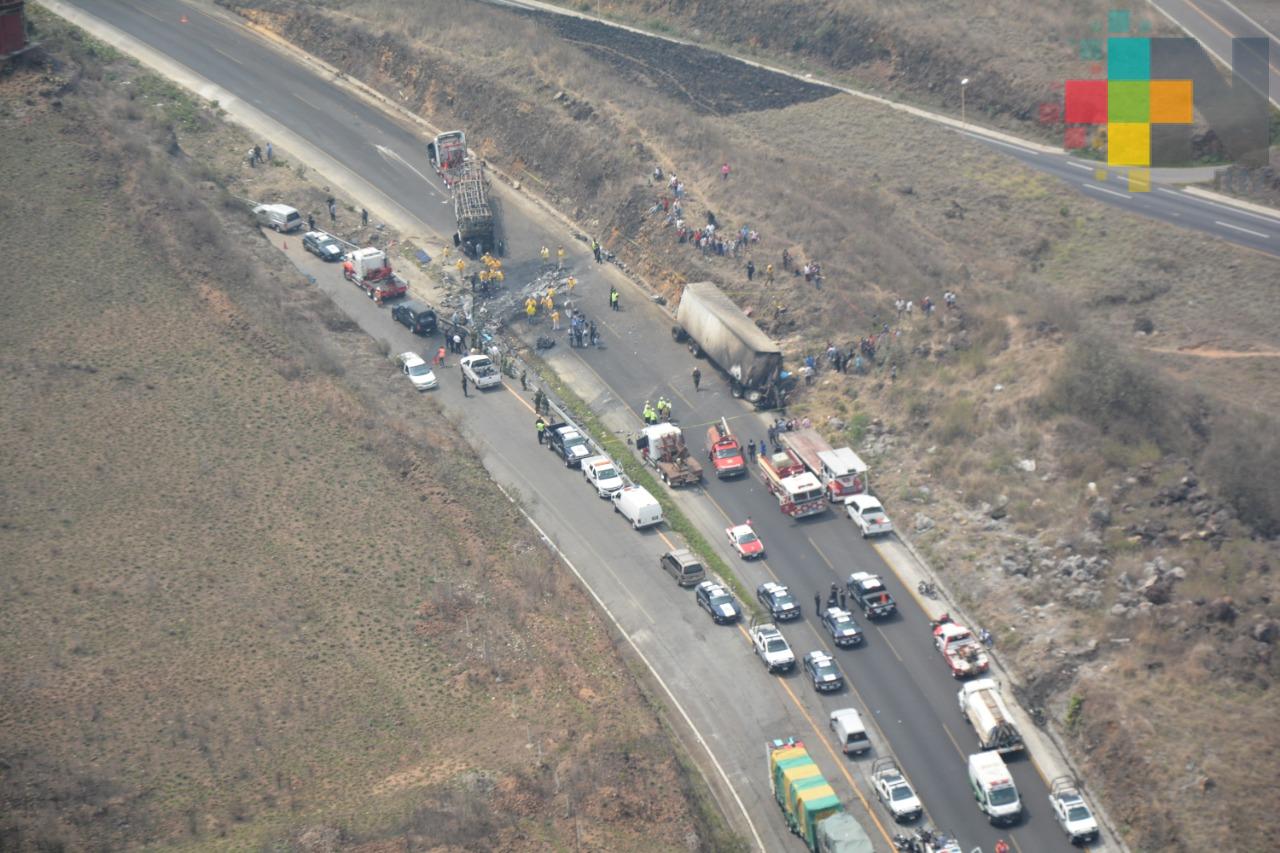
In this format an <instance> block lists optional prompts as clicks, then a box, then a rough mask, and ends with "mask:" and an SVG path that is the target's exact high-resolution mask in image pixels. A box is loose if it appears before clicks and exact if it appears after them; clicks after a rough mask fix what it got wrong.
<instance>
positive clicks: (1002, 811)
mask: <svg viewBox="0 0 1280 853" xmlns="http://www.w3.org/2000/svg"><path fill="white" fill-rule="evenodd" d="M969 786H970V787H971V788H972V789H973V798H974V800H976V801H977V803H978V809H979V810H981V812H982V813H983V814H985V815H986V816H987V820H989V821H990V822H991V823H992V824H995V825H996V826H1010V825H1012V824H1014V823H1017V821H1018V819H1019V818H1020V817H1021V816H1022V800H1021V799H1019V797H1018V788H1017V786H1016V785H1014V784H1013V776H1012V775H1010V773H1009V768H1008V767H1006V766H1005V763H1004V759H1003V758H1001V757H1000V753H998V752H977V753H974V754H973V755H970V756H969Z"/></svg>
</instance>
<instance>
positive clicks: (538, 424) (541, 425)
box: [533, 391, 547, 444]
mask: <svg viewBox="0 0 1280 853" xmlns="http://www.w3.org/2000/svg"><path fill="white" fill-rule="evenodd" d="M541 393H542V392H541V391H539V392H538V394H541ZM538 394H534V395H533V396H534V403H535V405H536V403H537V402H538V399H537V397H538ZM533 428H534V429H535V430H537V431H538V444H542V440H543V439H544V438H546V433H547V422H546V421H544V420H543V419H542V415H538V418H537V420H535V421H534V422H533Z"/></svg>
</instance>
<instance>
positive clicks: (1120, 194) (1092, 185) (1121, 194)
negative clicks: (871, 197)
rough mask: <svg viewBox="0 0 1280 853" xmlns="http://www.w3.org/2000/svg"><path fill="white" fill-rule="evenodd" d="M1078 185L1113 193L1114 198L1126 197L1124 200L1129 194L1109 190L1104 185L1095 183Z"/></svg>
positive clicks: (1109, 193) (1108, 193)
mask: <svg viewBox="0 0 1280 853" xmlns="http://www.w3.org/2000/svg"><path fill="white" fill-rule="evenodd" d="M1080 186H1082V187H1084V188H1085V189H1087V190H1097V191H1098V192H1100V193H1106V194H1107V195H1113V196H1115V197H1116V198H1123V199H1126V200H1127V199H1128V198H1129V196H1128V195H1127V194H1126V193H1118V192H1116V191H1115V190H1109V189H1107V188H1106V187H1100V186H1098V185H1097V184H1081V185H1080Z"/></svg>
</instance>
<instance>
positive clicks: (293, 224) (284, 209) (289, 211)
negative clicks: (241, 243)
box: [253, 204, 306, 233]
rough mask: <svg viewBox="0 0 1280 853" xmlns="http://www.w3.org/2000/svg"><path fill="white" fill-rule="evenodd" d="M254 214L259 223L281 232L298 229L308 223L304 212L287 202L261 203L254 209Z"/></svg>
mask: <svg viewBox="0 0 1280 853" xmlns="http://www.w3.org/2000/svg"><path fill="white" fill-rule="evenodd" d="M253 215H254V217H255V218H256V219H257V220H258V224H259V225H263V226H266V227H267V228H274V229H275V230H276V231H279V232H281V233H288V232H290V231H297V230H298V229H299V228H301V227H302V226H303V225H305V224H306V222H305V221H303V219H302V214H301V213H298V211H297V210H296V209H295V208H292V207H290V206H289V205H287V204H260V205H258V206H257V207H255V208H254V209H253Z"/></svg>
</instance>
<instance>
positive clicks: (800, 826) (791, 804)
mask: <svg viewBox="0 0 1280 853" xmlns="http://www.w3.org/2000/svg"><path fill="white" fill-rule="evenodd" d="M766 752H767V753H768V757H769V785H770V787H771V788H772V789H773V796H774V799H776V800H777V801H778V806H779V807H780V808H781V809H782V814H783V815H784V816H785V817H786V819H787V826H788V827H789V828H790V829H791V831H792V832H794V833H795V834H796V835H798V836H800V838H802V839H803V840H804V843H805V846H807V847H808V848H809V849H810V850H812V851H814V853H874V848H873V847H872V846H871V839H870V838H868V837H867V833H866V832H864V831H863V829H862V826H861V825H860V824H859V823H858V822H857V821H856V820H854V819H853V817H852V816H851V815H849V814H848V813H847V812H845V810H844V806H843V805H841V803H840V798H839V797H837V796H836V792H835V789H833V788H832V787H831V785H830V784H828V783H827V780H826V779H824V778H823V776H822V773H821V772H820V771H819V770H818V765H817V764H815V763H814V761H813V759H812V758H810V757H809V753H808V751H807V750H806V749H805V748H804V744H803V743H801V742H800V741H798V740H796V739H795V738H787V739H786V740H773V741H770V742H769V743H768V744H767V746H766Z"/></svg>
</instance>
